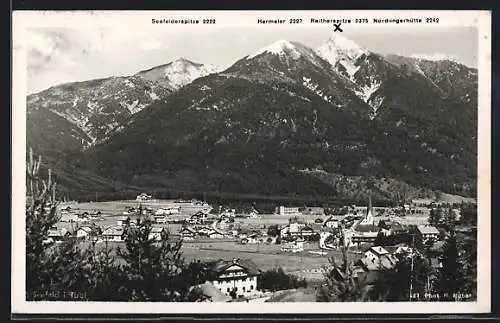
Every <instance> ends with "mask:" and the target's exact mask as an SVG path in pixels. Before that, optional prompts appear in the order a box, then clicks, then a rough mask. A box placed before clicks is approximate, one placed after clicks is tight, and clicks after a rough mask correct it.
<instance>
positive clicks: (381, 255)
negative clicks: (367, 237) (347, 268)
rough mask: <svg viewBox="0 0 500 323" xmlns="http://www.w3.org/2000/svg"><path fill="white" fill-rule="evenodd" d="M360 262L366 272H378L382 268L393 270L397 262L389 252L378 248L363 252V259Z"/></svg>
mask: <svg viewBox="0 0 500 323" xmlns="http://www.w3.org/2000/svg"><path fill="white" fill-rule="evenodd" d="M360 262H361V263H362V264H363V266H364V267H365V268H366V269H367V270H380V269H383V268H387V269H389V268H393V267H394V266H395V264H396V262H397V258H395V257H394V256H393V255H392V254H391V253H390V252H389V251H387V250H386V249H385V248H383V247H380V246H374V247H371V248H370V249H368V250H367V251H365V254H364V257H363V258H361V259H360Z"/></svg>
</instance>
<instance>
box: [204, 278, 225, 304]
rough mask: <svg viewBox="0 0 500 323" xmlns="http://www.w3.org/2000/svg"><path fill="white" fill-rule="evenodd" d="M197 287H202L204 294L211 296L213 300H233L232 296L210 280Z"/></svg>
mask: <svg viewBox="0 0 500 323" xmlns="http://www.w3.org/2000/svg"><path fill="white" fill-rule="evenodd" d="M197 287H198V288H200V289H201V292H202V293H203V295H205V296H207V297H209V298H210V300H211V301H212V302H229V301H231V300H232V298H231V297H230V296H227V295H224V294H223V293H222V292H221V291H220V290H219V289H218V288H217V287H215V286H214V285H213V284H212V283H210V282H205V283H203V284H201V285H198V286H197Z"/></svg>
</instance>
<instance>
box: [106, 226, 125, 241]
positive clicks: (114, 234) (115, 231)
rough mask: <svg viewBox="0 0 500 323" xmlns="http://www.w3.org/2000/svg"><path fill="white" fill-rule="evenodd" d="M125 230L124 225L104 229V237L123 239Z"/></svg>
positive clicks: (114, 239)
mask: <svg viewBox="0 0 500 323" xmlns="http://www.w3.org/2000/svg"><path fill="white" fill-rule="evenodd" d="M123 237H124V230H123V227H118V226H117V227H109V228H106V229H104V230H103V232H102V238H103V239H104V240H105V241H117V242H118V241H123Z"/></svg>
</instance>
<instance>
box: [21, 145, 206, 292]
mask: <svg viewBox="0 0 500 323" xmlns="http://www.w3.org/2000/svg"><path fill="white" fill-rule="evenodd" d="M40 165H41V157H39V158H38V159H37V160H35V158H34V157H33V152H32V150H31V149H30V153H29V157H28V162H27V170H26V171H27V183H26V186H27V203H26V295H27V296H26V299H27V300H28V301H36V300H44V301H49V300H59V301H62V300H89V301H136V300H139V301H141V300H144V301H199V300H203V299H204V297H203V295H202V294H201V292H200V290H199V289H198V288H196V287H194V285H195V284H196V283H197V280H196V278H197V277H198V276H199V273H198V272H193V270H192V268H191V267H188V266H185V264H184V261H183V259H182V257H181V253H180V248H181V244H180V242H174V243H172V242H169V240H168V237H167V236H166V235H163V236H162V239H161V241H154V240H153V239H149V234H150V232H151V222H149V221H142V222H140V223H139V225H138V227H137V228H131V227H130V226H129V227H128V228H127V230H126V233H125V242H126V248H125V250H124V251H121V250H119V258H120V259H117V257H116V256H115V255H113V249H112V248H111V247H110V246H109V245H108V243H106V244H105V246H104V247H102V246H101V247H98V246H97V245H96V244H95V243H92V244H91V245H90V247H87V248H80V242H79V241H78V240H77V239H76V238H75V237H67V238H66V239H65V241H63V242H62V243H60V244H54V243H50V239H48V233H49V230H50V229H51V228H52V227H53V226H54V225H56V224H57V222H58V221H59V217H58V215H57V202H56V198H55V183H54V182H53V181H52V176H51V171H50V170H49V171H48V179H47V180H45V179H43V178H42V177H41V176H40V175H39V171H40ZM117 261H122V262H123V264H122V265H119V264H118V263H117ZM75 295H77V296H76V297H75Z"/></svg>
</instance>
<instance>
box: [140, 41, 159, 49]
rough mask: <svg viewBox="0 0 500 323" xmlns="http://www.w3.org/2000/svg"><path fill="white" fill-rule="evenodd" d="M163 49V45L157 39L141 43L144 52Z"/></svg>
mask: <svg viewBox="0 0 500 323" xmlns="http://www.w3.org/2000/svg"><path fill="white" fill-rule="evenodd" d="M161 47H162V43H161V42H160V41H159V40H156V39H148V40H145V41H143V42H142V43H141V49H143V50H157V49H160V48H161Z"/></svg>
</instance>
